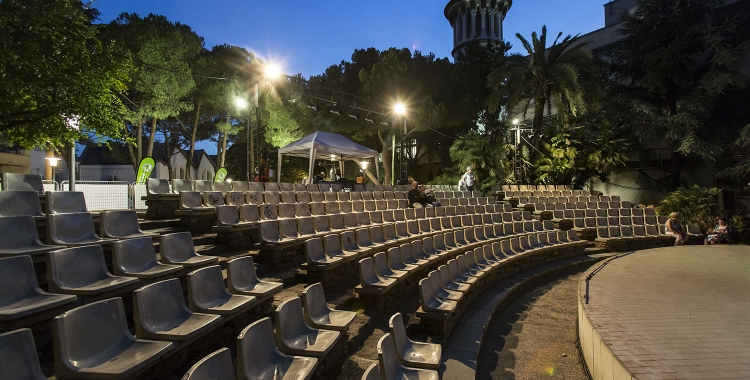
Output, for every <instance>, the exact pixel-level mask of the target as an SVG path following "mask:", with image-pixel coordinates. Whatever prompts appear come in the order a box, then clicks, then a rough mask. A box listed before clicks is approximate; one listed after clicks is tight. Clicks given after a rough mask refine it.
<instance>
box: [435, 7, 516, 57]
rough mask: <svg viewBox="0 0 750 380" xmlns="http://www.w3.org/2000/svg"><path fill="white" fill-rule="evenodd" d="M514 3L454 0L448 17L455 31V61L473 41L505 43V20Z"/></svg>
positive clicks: (449, 8) (446, 10)
mask: <svg viewBox="0 0 750 380" xmlns="http://www.w3.org/2000/svg"><path fill="white" fill-rule="evenodd" d="M512 3H513V0H451V1H450V2H449V3H448V5H447V6H446V7H445V17H446V18H447V19H448V21H449V22H450V23H451V26H452V27H453V52H452V53H451V54H452V55H453V59H454V60H455V59H456V57H458V55H459V53H460V52H461V49H463V47H464V46H466V44H467V43H469V42H471V41H479V42H480V43H481V44H494V43H502V42H503V20H504V19H505V15H506V14H507V13H508V10H509V9H510V7H511V5H512Z"/></svg>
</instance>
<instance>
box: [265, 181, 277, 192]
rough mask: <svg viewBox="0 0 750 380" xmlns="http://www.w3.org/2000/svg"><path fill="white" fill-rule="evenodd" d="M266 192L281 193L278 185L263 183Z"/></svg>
mask: <svg viewBox="0 0 750 380" xmlns="http://www.w3.org/2000/svg"><path fill="white" fill-rule="evenodd" d="M264 186H265V190H266V192H269V191H273V192H277V193H278V192H279V191H281V188H280V187H279V184H278V183H276V182H265V183H264Z"/></svg>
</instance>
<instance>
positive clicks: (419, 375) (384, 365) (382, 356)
mask: <svg viewBox="0 0 750 380" xmlns="http://www.w3.org/2000/svg"><path fill="white" fill-rule="evenodd" d="M377 347H378V365H379V367H380V372H381V376H383V375H384V376H383V377H382V378H384V379H420V380H438V379H439V378H440V377H439V375H438V372H437V371H435V370H428V369H417V368H409V367H404V366H403V365H401V364H400V363H399V356H400V355H399V354H398V352H397V351H396V347H395V345H394V338H393V336H392V334H391V333H388V334H385V335H383V337H382V338H380V340H379V341H378V346H377Z"/></svg>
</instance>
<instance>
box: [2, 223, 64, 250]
mask: <svg viewBox="0 0 750 380" xmlns="http://www.w3.org/2000/svg"><path fill="white" fill-rule="evenodd" d="M59 248H60V247H59V246H54V245H46V244H42V242H41V241H40V240H39V234H38V233H37V229H36V224H35V223H34V218H33V217H31V216H9V217H0V257H3V256H15V255H31V256H32V257H33V258H34V259H36V258H41V257H43V256H44V254H45V253H47V252H50V251H53V250H55V249H59Z"/></svg>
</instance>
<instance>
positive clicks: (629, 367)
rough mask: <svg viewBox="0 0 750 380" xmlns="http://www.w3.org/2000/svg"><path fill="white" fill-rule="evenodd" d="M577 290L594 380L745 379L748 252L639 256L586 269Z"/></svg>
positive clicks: (749, 344)
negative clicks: (588, 279)
mask: <svg viewBox="0 0 750 380" xmlns="http://www.w3.org/2000/svg"><path fill="white" fill-rule="evenodd" d="M589 277H590V281H589V283H588V304H587V303H586V291H587V281H586V280H587V278H589ZM578 291H579V337H580V339H581V346H582V350H583V354H584V358H585V359H586V363H587V365H588V368H589V370H590V372H591V374H592V377H593V378H594V380H599V379H641V380H644V379H750V247H748V246H745V245H733V246H726V245H722V246H683V247H667V248H657V249H650V250H644V251H637V252H634V253H631V254H626V255H624V256H621V257H618V258H614V259H612V260H609V261H605V262H603V263H600V264H598V265H595V266H594V267H592V268H591V269H589V270H588V271H587V272H586V273H585V274H584V275H583V277H582V278H581V281H580V283H579V289H578Z"/></svg>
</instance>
